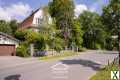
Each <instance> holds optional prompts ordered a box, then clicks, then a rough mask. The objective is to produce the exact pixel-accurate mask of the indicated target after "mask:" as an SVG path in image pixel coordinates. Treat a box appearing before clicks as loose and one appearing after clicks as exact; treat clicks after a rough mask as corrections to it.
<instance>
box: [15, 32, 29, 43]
mask: <svg viewBox="0 0 120 80" xmlns="http://www.w3.org/2000/svg"><path fill="white" fill-rule="evenodd" d="M27 32H28V31H27V30H17V31H16V32H15V38H17V39H19V40H21V41H25V36H26V35H27Z"/></svg>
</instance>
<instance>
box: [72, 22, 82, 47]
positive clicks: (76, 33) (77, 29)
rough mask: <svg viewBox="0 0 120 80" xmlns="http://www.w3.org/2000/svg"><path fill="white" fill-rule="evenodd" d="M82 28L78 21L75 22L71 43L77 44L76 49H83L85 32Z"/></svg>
mask: <svg viewBox="0 0 120 80" xmlns="http://www.w3.org/2000/svg"><path fill="white" fill-rule="evenodd" d="M81 28H82V26H81V24H80V23H79V21H78V20H74V24H73V27H72V37H71V39H72V42H71V43H75V45H76V47H78V48H79V49H80V48H82V43H83V38H82V37H83V30H82V29H81Z"/></svg>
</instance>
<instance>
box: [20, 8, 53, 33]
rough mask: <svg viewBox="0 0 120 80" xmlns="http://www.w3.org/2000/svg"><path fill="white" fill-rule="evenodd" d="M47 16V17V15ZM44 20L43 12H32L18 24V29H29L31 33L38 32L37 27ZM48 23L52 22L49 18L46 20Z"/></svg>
mask: <svg viewBox="0 0 120 80" xmlns="http://www.w3.org/2000/svg"><path fill="white" fill-rule="evenodd" d="M48 16H49V15H48ZM43 18H44V12H43V10H41V9H40V8H39V9H37V10H36V11H34V12H32V14H31V15H30V16H28V17H27V18H26V19H25V20H23V22H21V23H20V24H19V29H30V30H32V31H35V32H38V31H39V30H38V28H39V27H38V26H39V25H40V24H42V22H43ZM48 21H49V23H51V22H52V19H51V17H50V16H49V19H48Z"/></svg>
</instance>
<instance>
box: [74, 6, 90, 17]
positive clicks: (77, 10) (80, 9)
mask: <svg viewBox="0 0 120 80" xmlns="http://www.w3.org/2000/svg"><path fill="white" fill-rule="evenodd" d="M85 10H88V8H87V6H86V5H84V4H78V5H76V6H75V16H79V15H80V14H81V13H82V12H83V11H85Z"/></svg>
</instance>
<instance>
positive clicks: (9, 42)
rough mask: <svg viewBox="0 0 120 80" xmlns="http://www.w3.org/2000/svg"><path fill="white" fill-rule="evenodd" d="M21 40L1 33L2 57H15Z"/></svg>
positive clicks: (0, 48) (0, 54)
mask: <svg viewBox="0 0 120 80" xmlns="http://www.w3.org/2000/svg"><path fill="white" fill-rule="evenodd" d="M18 44H19V40H17V39H15V38H14V37H12V36H10V35H7V34H5V33H2V32H0V56H15V55H16V47H17V45H18Z"/></svg>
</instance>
